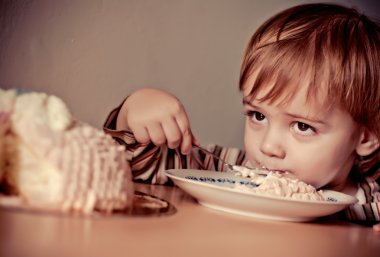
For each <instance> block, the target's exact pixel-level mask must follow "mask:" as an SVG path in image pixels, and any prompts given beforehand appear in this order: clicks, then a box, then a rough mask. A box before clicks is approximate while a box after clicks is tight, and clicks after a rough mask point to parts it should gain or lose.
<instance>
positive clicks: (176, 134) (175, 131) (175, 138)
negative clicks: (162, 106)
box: [162, 119, 182, 149]
mask: <svg viewBox="0 0 380 257" xmlns="http://www.w3.org/2000/svg"><path fill="white" fill-rule="evenodd" d="M162 128H163V131H164V133H165V137H166V142H167V144H168V147H169V148H171V149H174V148H177V147H178V146H179V145H180V143H181V138H182V133H181V130H180V128H179V126H178V124H177V122H176V121H175V120H174V119H170V120H168V121H167V122H165V123H162Z"/></svg>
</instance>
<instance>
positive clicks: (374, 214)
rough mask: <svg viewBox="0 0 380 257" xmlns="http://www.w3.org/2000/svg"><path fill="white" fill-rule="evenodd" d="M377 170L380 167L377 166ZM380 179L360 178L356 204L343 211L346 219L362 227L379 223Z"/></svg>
mask: <svg viewBox="0 0 380 257" xmlns="http://www.w3.org/2000/svg"><path fill="white" fill-rule="evenodd" d="M377 166H378V167H377V168H379V167H380V165H379V164H378V165H377ZM379 182H380V178H377V179H376V178H374V177H371V176H368V177H362V179H360V181H358V183H357V185H358V191H357V194H356V197H357V198H358V200H359V201H358V203H356V204H353V205H350V206H349V207H348V208H346V209H345V210H344V214H345V216H346V218H347V219H348V220H350V221H353V222H357V223H361V224H364V225H373V224H376V223H379V222H380V187H379V184H380V183H379Z"/></svg>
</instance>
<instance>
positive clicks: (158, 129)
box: [148, 123, 166, 146]
mask: <svg viewBox="0 0 380 257" xmlns="http://www.w3.org/2000/svg"><path fill="white" fill-rule="evenodd" d="M148 134H149V137H150V140H151V141H152V143H153V144H155V145H157V146H160V145H163V144H165V143H166V137H165V133H164V131H163V129H162V126H161V124H160V123H153V124H150V125H149V127H148Z"/></svg>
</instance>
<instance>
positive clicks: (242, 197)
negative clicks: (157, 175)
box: [166, 169, 357, 222]
mask: <svg viewBox="0 0 380 257" xmlns="http://www.w3.org/2000/svg"><path fill="white" fill-rule="evenodd" d="M166 175H167V176H168V177H170V178H171V179H172V180H173V181H174V183H175V184H176V185H178V186H179V187H180V188H182V189H183V190H184V191H186V192H187V193H189V194H190V195H192V196H193V197H195V198H196V199H197V200H198V202H199V203H200V204H201V205H203V206H206V207H209V208H212V209H217V210H221V211H226V212H230V213H235V214H240V215H246V216H251V217H257V218H264V219H272V220H283V221H295V222H301V221H309V220H313V219H315V218H318V217H322V216H326V215H330V214H333V213H336V212H338V211H340V210H342V209H344V208H345V207H347V206H348V205H350V204H354V203H356V202H357V199H356V198H355V197H352V196H349V195H346V194H343V193H340V192H336V191H331V190H324V191H323V194H324V196H325V198H326V201H309V200H294V199H288V198H284V197H275V196H266V195H259V194H256V193H253V192H246V191H241V190H238V189H234V188H233V187H234V185H236V184H237V183H239V184H245V185H252V186H254V184H253V183H252V182H250V181H249V179H247V178H242V177H237V176H235V175H234V174H232V173H227V172H215V171H205V170H191V169H172V170H167V171H166Z"/></svg>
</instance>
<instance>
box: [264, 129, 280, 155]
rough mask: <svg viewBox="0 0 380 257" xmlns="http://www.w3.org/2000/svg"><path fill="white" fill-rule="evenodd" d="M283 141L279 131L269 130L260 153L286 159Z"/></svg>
mask: <svg viewBox="0 0 380 257" xmlns="http://www.w3.org/2000/svg"><path fill="white" fill-rule="evenodd" d="M283 140H284V138H282V137H281V135H280V133H278V131H274V130H268V131H267V133H266V134H265V137H264V139H263V141H262V142H261V145H260V151H261V152H262V153H263V154H265V155H267V156H269V157H276V158H280V159H283V158H284V157H285V149H284V148H283Z"/></svg>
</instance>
